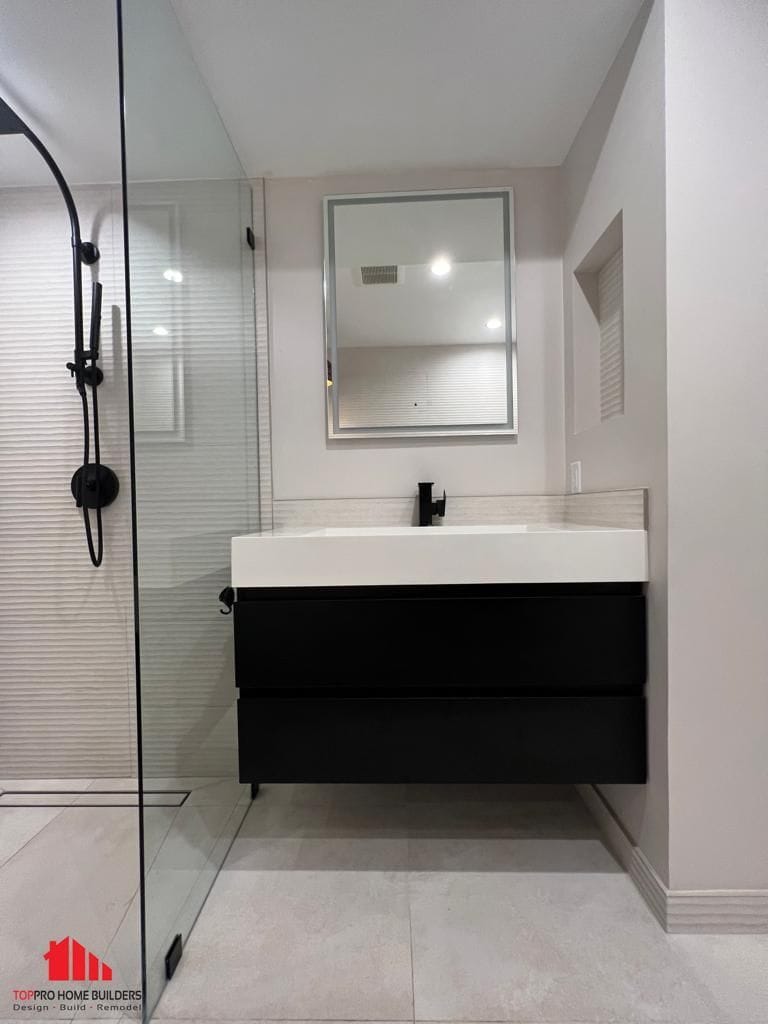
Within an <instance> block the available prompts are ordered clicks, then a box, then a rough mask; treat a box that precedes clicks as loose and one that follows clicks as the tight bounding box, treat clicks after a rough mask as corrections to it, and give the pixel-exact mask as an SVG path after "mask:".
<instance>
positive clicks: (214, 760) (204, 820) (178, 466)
mask: <svg viewBox="0 0 768 1024" xmlns="http://www.w3.org/2000/svg"><path fill="white" fill-rule="evenodd" d="M119 6H120V8H121V10H120V14H121V19H122V62H123V104H124V121H125V139H124V151H125V154H124V155H125V178H126V180H125V198H126V204H127V218H126V219H127V256H128V283H129V288H130V311H131V322H130V357H131V358H130V369H131V381H132V410H133V450H134V462H135V470H134V481H135V495H134V497H135V513H136V514H135V541H136V585H137V607H138V621H137V627H138V637H139V658H138V669H139V672H138V674H139V695H140V704H141V768H142V791H143V857H144V866H143V870H144V924H145V926H144V966H145V989H146V1000H145V1014H146V1015H147V1016H148V1015H149V1014H150V1013H151V1012H152V1011H153V1009H154V1007H155V1005H156V1003H157V1001H158V999H159V997H160V995H161V993H162V990H163V987H164V985H165V983H166V977H167V973H168V969H167V964H166V959H167V956H168V954H169V951H170V950H171V949H172V947H173V946H174V942H175V941H176V937H177V936H179V935H180V936H181V941H182V943H184V942H186V940H187V937H188V935H189V932H190V929H191V928H192V925H193V924H194V921H195V918H196V916H197V914H198V912H199V910H200V908H201V906H202V904H203V902H204V900H205V898H206V896H207V894H208V891H209V889H210V887H211V885H212V884H213V882H214V880H215V878H216V874H217V872H218V870H219V868H220V866H221V864H222V862H223V859H224V857H225V855H226V853H227V850H228V848H229V845H230V843H231V841H232V839H233V837H234V834H235V832H236V830H237V828H238V826H239V824H240V822H241V821H242V818H243V816H244V814H245V812H246V811H247V808H248V804H249V801H250V790H249V789H248V787H246V786H243V785H241V784H240V783H239V782H238V781H237V740H236V720H235V686H234V672H233V653H232V628H231V620H230V619H229V618H226V617H224V616H222V615H221V614H220V612H219V609H220V604H219V601H218V594H219V592H220V591H221V590H222V589H223V588H224V587H226V586H228V585H229V581H230V567H229V548H230V539H231V537H232V536H233V535H234V534H238V533H244V532H248V531H253V530H256V529H258V526H259V522H258V508H259V494H258V486H259V483H258V481H259V475H258V430H257V408H256V348H255V323H254V297H253V286H254V284H253V282H254V275H253V253H252V251H251V248H250V247H249V245H248V242H247V239H246V228H247V227H248V226H250V225H251V219H252V202H251V193H250V188H249V186H248V185H247V183H246V182H245V181H244V174H243V170H242V168H241V167H240V164H239V162H238V160H237V157H236V155H235V152H234V150H233V149H232V146H231V144H230V142H229V139H228V137H227V135H226V132H225V131H224V129H223V127H222V124H221V121H220V120H219V117H218V113H217V111H216V109H215V107H214V105H213V102H212V100H211V98H210V96H209V94H208V92H207V89H206V87H205V85H204V83H203V82H202V80H201V78H200V76H199V74H198V72H197V69H196V67H195V65H194V62H193V61H192V58H191V56H190V54H189V52H188V50H187V47H186V43H185V40H184V38H183V36H182V34H181V32H180V29H179V26H178V23H177V21H176V19H175V16H174V14H173V11H172V8H171V5H170V4H169V3H166V2H163V0H160V2H158V0H122V3H121V4H120V5H119ZM171 796H172V799H171ZM160 800H162V801H163V802H164V803H166V804H167V803H174V804H175V805H174V806H170V807H169V806H163V807H160V806H154V804H155V803H156V802H157V801H160Z"/></svg>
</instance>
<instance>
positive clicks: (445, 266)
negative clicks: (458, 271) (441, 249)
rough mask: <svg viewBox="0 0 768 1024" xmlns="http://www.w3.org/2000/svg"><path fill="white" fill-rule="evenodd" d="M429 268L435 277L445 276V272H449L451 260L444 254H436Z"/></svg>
mask: <svg viewBox="0 0 768 1024" xmlns="http://www.w3.org/2000/svg"><path fill="white" fill-rule="evenodd" d="M429 269H430V270H431V271H432V273H433V274H434V275H435V277H445V275H446V274H450V272H451V261H450V260H449V259H447V258H446V257H445V256H438V257H437V259H436V260H432V262H431V263H430V265H429Z"/></svg>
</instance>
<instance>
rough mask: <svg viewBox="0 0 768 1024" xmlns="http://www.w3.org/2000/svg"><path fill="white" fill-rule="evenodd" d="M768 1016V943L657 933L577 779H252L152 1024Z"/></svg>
mask: <svg viewBox="0 0 768 1024" xmlns="http://www.w3.org/2000/svg"><path fill="white" fill-rule="evenodd" d="M163 1020H165V1021H167V1022H169V1024H170V1021H177V1022H178V1021H190V1022H191V1021H195V1022H197V1024H201V1022H205V1021H256V1020H262V1021H325V1022H328V1021H336V1022H340V1021H385V1022H386V1021H389V1022H399V1021H424V1022H428V1021H432V1022H434V1021H440V1022H482V1021H485V1022H491V1021H494V1022H501V1021H504V1022H506V1021H509V1022H513V1021H514V1022H545V1021H546V1022H549V1024H566V1022H568V1024H571V1022H580V1024H586V1022H620V1024H641V1022H642V1024H646V1022H647V1024H650V1022H653V1024H661V1022H664V1024H748V1022H749V1024H757V1022H760V1024H768V935H753V936H747V935H667V934H665V932H664V931H663V930H662V929H661V927H660V926H659V924H658V923H657V922H656V920H655V918H654V917H653V916H652V915H651V913H650V911H649V910H648V908H647V906H646V905H645V903H644V902H643V900H642V898H641V897H640V895H639V894H638V892H637V890H636V889H635V887H634V884H633V883H632V882H631V880H630V879H629V878H628V877H627V875H626V874H625V873H624V871H623V870H622V869H621V867H620V866H619V865H618V864H617V863H616V861H615V860H614V859H613V857H612V856H611V854H610V853H609V852H608V850H607V849H606V848H605V846H604V845H603V843H602V841H601V838H600V835H599V834H598V832H597V829H596V827H595V825H594V824H593V821H592V819H591V817H590V816H589V814H588V813H587V811H586V809H585V807H584V806H583V804H582V803H581V801H580V799H579V797H578V795H577V794H576V793H575V791H574V790H572V789H570V788H564V787H515V786H485V787H469V786H443V787H440V786H416V785H411V786H262V789H261V792H260V794H259V796H258V798H257V800H256V801H255V802H254V803H253V804H252V805H251V808H250V810H249V812H248V814H247V816H246V818H245V821H244V822H243V825H242V827H241V829H240V832H239V834H238V836H237V838H236V840H235V842H234V844H233V845H232V848H231V850H230V852H229V855H228V857H227V859H226V861H225V863H224V866H223V868H222V870H221V872H220V874H219V876H218V878H217V880H216V882H215V884H214V887H213V889H212V891H211V893H210V895H209V897H208V900H207V902H206V904H205V906H204V908H203V911H202V913H201V915H200V917H199V918H198V921H197V924H196V926H195V929H194V931H193V932H192V934H191V935H190V936H189V938H188V939H187V941H186V947H185V951H184V956H183V959H182V960H181V963H180V965H179V967H178V969H177V972H176V974H175V976H174V978H173V979H172V980H171V981H170V983H169V984H168V986H167V988H166V989H165V993H164V995H163V997H162V999H161V1001H160V1003H159V1005H158V1007H157V1010H156V1012H155V1021H163Z"/></svg>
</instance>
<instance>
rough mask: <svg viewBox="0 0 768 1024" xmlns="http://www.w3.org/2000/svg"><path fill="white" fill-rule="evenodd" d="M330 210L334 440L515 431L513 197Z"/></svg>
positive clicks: (352, 199)
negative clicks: (342, 438)
mask: <svg viewBox="0 0 768 1024" xmlns="http://www.w3.org/2000/svg"><path fill="white" fill-rule="evenodd" d="M324 209H325V281H324V290H325V328H326V331H325V334H326V371H327V373H326V376H327V380H326V384H325V387H326V394H327V408H328V436H329V437H331V438H340V437H407V436H415V437H419V436H440V435H444V436H451V435H470V434H515V433H516V432H517V396H516V365H515V358H516V332H515V296H514V287H513V281H514V250H513V238H514V230H513V204H512V192H511V190H510V189H465V190H463V191H460V192H458V191H450V192H447V191H440V192H408V193H404V192H396V193H389V194H385V195H348V196H327V197H326V198H325V200H324Z"/></svg>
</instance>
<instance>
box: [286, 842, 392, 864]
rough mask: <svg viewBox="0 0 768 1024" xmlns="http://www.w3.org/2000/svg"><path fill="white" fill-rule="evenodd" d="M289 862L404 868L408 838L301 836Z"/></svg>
mask: <svg viewBox="0 0 768 1024" xmlns="http://www.w3.org/2000/svg"><path fill="white" fill-rule="evenodd" d="M293 866H294V867H295V868H296V869H297V870H298V871H407V869H408V839H407V838H405V837H400V838H388V837H386V836H384V837H382V836H374V837H366V836H362V837H350V838H343V839H340V838H336V837H331V838H328V839H304V840H302V843H301V846H300V847H299V850H298V855H297V857H296V861H295V863H294V865H293Z"/></svg>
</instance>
